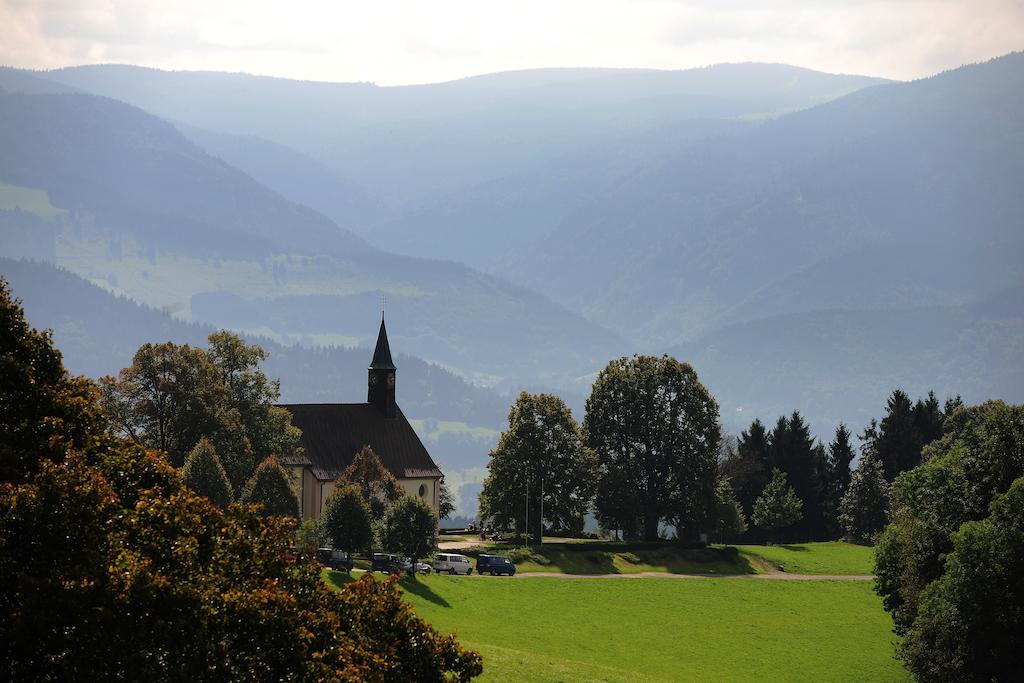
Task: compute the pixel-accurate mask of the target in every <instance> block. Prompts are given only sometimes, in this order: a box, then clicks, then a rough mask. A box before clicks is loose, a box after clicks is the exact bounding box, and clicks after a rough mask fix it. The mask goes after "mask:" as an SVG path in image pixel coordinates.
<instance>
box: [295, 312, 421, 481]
mask: <svg viewBox="0 0 1024 683" xmlns="http://www.w3.org/2000/svg"><path fill="white" fill-rule="evenodd" d="M381 330H382V331H383V325H382V326H381ZM386 344H387V339H386V338H385V346H386ZM388 355H389V359H390V354H388ZM371 367H372V366H371ZM281 407H282V408H287V409H288V411H289V412H291V414H292V424H294V425H295V426H296V427H298V428H299V429H301V430H302V448H303V450H304V451H305V456H306V458H307V459H308V460H309V463H310V465H311V469H312V470H313V474H314V475H315V476H316V477H317V478H318V479H321V480H330V479H335V478H337V476H338V475H339V474H341V472H342V471H343V470H344V469H345V468H346V467H348V466H349V465H350V464H351V463H352V460H353V459H354V458H355V456H356V453H358V452H359V451H360V450H362V448H363V446H367V445H368V446H369V447H370V448H372V449H373V452H374V453H376V454H377V457H379V458H380V461H381V463H383V464H384V466H385V467H387V468H388V470H390V472H391V473H392V474H394V475H395V476H396V477H440V476H441V470H439V469H438V467H437V465H436V464H435V463H434V460H433V459H432V458H431V457H430V453H428V452H427V449H426V448H425V447H424V446H423V442H422V441H420V438H419V436H417V435H416V432H415V431H414V430H413V428H412V425H411V424H409V420H407V419H406V417H405V415H404V414H403V413H402V411H401V409H400V408H397V407H396V410H395V417H393V418H388V417H385V416H384V415H383V414H382V413H381V412H380V410H378V409H377V408H376V407H375V406H373V405H372V404H370V403H295V404H285V405H282V406H281Z"/></svg>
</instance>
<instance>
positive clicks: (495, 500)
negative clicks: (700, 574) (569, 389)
mask: <svg viewBox="0 0 1024 683" xmlns="http://www.w3.org/2000/svg"><path fill="white" fill-rule="evenodd" d="M959 405H960V402H959V399H953V400H949V401H947V402H946V404H945V406H941V405H940V404H939V401H938V400H937V399H936V397H935V395H934V394H933V393H929V394H928V396H927V398H925V399H919V400H918V401H917V402H916V403H914V402H912V401H911V400H910V398H909V396H907V394H906V393H904V392H902V391H900V390H897V391H894V392H893V393H892V395H891V396H890V398H889V400H888V403H887V405H886V411H885V415H884V416H883V417H882V419H881V421H880V422H879V421H874V420H873V421H872V422H871V424H870V425H869V426H868V427H867V428H866V429H865V430H864V432H863V434H862V435H861V437H860V442H861V445H860V451H861V456H862V457H861V459H860V462H859V464H858V467H857V469H856V470H854V471H851V464H852V462H853V461H854V459H855V458H856V456H857V450H856V448H855V446H854V444H853V436H852V434H851V432H850V430H849V429H848V428H847V427H846V425H844V424H840V425H839V427H838V428H837V429H836V432H835V435H834V438H833V439H832V441H831V442H830V443H829V444H827V445H825V444H822V443H820V442H818V441H817V440H816V439H815V438H814V436H813V435H812V434H811V431H810V427H809V426H808V424H807V423H806V421H805V420H804V418H803V417H802V416H801V415H800V413H799V412H796V411H795V412H793V413H792V414H791V415H789V416H788V417H780V418H779V419H778V421H777V422H776V423H775V425H774V427H772V429H770V430H769V429H767V428H766V427H765V425H764V424H763V423H761V422H760V420H754V422H753V423H752V424H751V425H750V427H749V428H748V429H747V430H744V431H743V432H742V433H741V434H740V436H739V438H738V439H736V440H735V442H733V441H732V440H731V439H724V440H723V439H722V437H721V430H720V427H719V423H718V406H717V404H716V402H715V400H714V399H713V398H712V397H711V395H710V394H709V393H708V391H707V389H706V388H704V386H703V385H702V384H701V383H700V382H699V380H698V379H697V375H696V373H695V372H694V371H693V368H692V367H690V366H689V365H687V364H685V363H680V362H679V361H677V360H675V359H673V358H669V357H667V356H663V357H660V358H659V357H652V356H634V357H632V358H620V359H617V360H615V361H612V362H611V363H609V364H608V366H607V367H606V368H605V369H604V370H602V371H601V373H600V374H599V375H598V377H597V380H596V381H595V383H594V387H593V390H592V392H591V395H590V397H589V398H588V399H587V402H586V416H585V419H584V421H583V424H582V425H580V424H577V423H576V422H575V421H574V420H573V418H572V415H571V413H570V411H569V409H568V407H567V406H566V405H565V403H564V402H563V401H562V400H561V399H560V398H558V397H557V396H553V395H549V394H529V393H526V392H524V393H522V394H520V396H519V397H518V399H517V400H516V402H515V403H514V404H513V406H512V408H511V410H510V412H509V424H508V429H507V430H506V431H505V432H503V433H502V435H501V438H500V440H499V442H498V445H497V447H496V448H495V449H494V450H493V451H492V452H491V453H490V460H489V462H488V466H487V467H488V476H487V477H486V479H485V481H484V486H483V490H482V492H481V494H480V511H481V512H480V514H481V516H482V517H484V518H485V519H490V520H492V522H493V523H494V524H496V525H497V526H499V527H503V528H515V529H517V530H523V531H527V533H528V536H530V537H536V536H538V535H539V534H540V531H541V525H542V524H543V523H547V524H548V525H550V527H551V528H552V529H553V530H555V531H560V532H570V533H572V532H579V531H581V530H582V528H583V520H584V516H585V515H586V514H587V513H588V512H589V511H591V510H593V511H594V512H595V513H596V516H597V519H598V521H599V522H600V523H601V525H602V527H604V528H605V529H611V530H621V531H622V533H623V535H624V536H625V537H627V538H644V539H655V538H658V536H659V534H660V533H663V532H664V529H665V527H666V526H667V525H669V526H672V527H674V529H675V531H676V533H677V535H678V536H679V537H681V538H685V537H693V536H695V535H696V534H697V533H698V532H701V531H704V532H712V533H714V534H716V535H717V536H718V537H719V538H736V537H740V536H743V537H745V538H747V539H749V540H766V539H770V538H771V537H773V536H774V534H775V533H776V532H777V531H778V530H780V529H784V530H785V533H786V534H788V535H790V536H791V537H792V538H794V539H801V540H811V539H826V538H838V537H840V536H842V535H846V536H850V537H852V538H854V539H856V540H869V539H870V538H872V537H873V536H875V535H877V534H878V533H879V532H880V531H881V529H882V527H883V526H884V525H885V522H886V520H887V518H888V517H887V510H888V490H889V486H890V483H891V482H892V480H893V479H894V478H895V477H896V476H897V475H898V474H899V473H900V472H903V471H906V470H907V469H909V468H912V467H914V466H916V465H917V464H918V463H920V461H921V457H922V455H921V454H922V450H923V448H924V447H925V446H926V445H927V444H928V443H930V442H932V441H933V440H935V439H936V438H938V436H939V435H940V434H941V431H942V423H943V420H944V419H945V417H946V416H947V415H948V414H950V413H952V412H953V411H954V410H955V409H956V408H957V407H959ZM527 526H528V527H529V528H528V529H527Z"/></svg>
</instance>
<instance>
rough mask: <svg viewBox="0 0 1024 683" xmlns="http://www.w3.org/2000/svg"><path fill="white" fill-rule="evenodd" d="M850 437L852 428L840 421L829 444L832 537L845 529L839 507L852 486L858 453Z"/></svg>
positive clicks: (828, 497)
mask: <svg viewBox="0 0 1024 683" xmlns="http://www.w3.org/2000/svg"><path fill="white" fill-rule="evenodd" d="M850 437H851V434H850V430H849V429H847V428H846V425H845V424H843V423H842V422H840V423H839V426H838V427H836V434H835V437H834V438H833V439H832V443H830V444H829V446H828V471H829V480H828V487H827V490H826V498H825V519H826V522H827V524H828V531H829V536H830V537H832V538H835V537H838V536H839V535H840V534H842V531H843V528H842V525H841V524H840V523H839V507H840V505H841V504H842V501H843V496H844V495H846V490H847V489H848V488H849V487H850V476H851V474H852V473H851V470H850V465H851V463H852V462H853V458H854V456H855V455H856V453H855V452H854V450H853V444H851V443H850Z"/></svg>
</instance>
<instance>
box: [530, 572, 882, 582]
mask: <svg viewBox="0 0 1024 683" xmlns="http://www.w3.org/2000/svg"><path fill="white" fill-rule="evenodd" d="M535 576H544V577H548V578H555V579H763V580H769V581H871V580H873V579H874V578H875V577H874V576H871V575H867V574H863V575H855V576H846V575H837V574H787V573H785V572H772V573H770V574H670V573H668V572H638V573H636V574H561V573H558V572H520V573H518V574H516V575H515V576H514V577H512V578H515V579H529V578H532V577H535Z"/></svg>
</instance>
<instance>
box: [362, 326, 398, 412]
mask: <svg viewBox="0 0 1024 683" xmlns="http://www.w3.org/2000/svg"><path fill="white" fill-rule="evenodd" d="M366 401H367V402H368V403H370V404H371V405H373V406H374V407H376V408H377V410H379V411H380V412H381V413H383V414H384V417H395V415H396V414H397V410H396V409H395V363H394V362H393V361H392V360H391V347H390V346H388V331H387V329H386V328H385V327H384V317H383V315H381V319H380V332H379V333H378V334H377V348H376V349H374V350H373V360H371V361H370V368H369V373H368V377H367V391H366Z"/></svg>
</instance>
